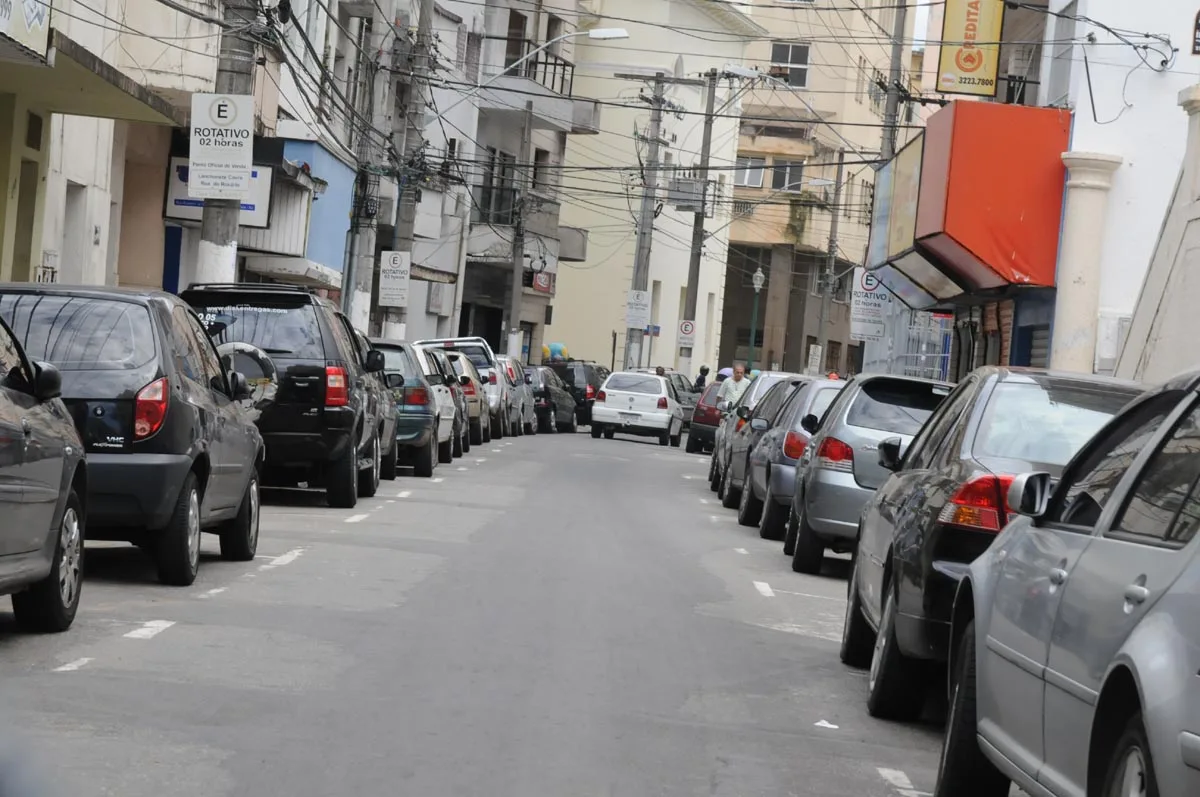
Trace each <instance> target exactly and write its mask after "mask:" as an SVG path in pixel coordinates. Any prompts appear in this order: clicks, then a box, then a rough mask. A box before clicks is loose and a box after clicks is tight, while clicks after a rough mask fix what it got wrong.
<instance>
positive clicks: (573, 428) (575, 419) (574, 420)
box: [567, 412, 579, 434]
mask: <svg viewBox="0 0 1200 797" xmlns="http://www.w3.org/2000/svg"><path fill="white" fill-rule="evenodd" d="M578 431H579V416H577V415H576V414H575V413H574V412H572V413H571V423H570V425H568V426H567V432H569V433H570V434H575V433H576V432H578Z"/></svg>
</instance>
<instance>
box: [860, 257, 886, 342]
mask: <svg viewBox="0 0 1200 797" xmlns="http://www.w3.org/2000/svg"><path fill="white" fill-rule="evenodd" d="M891 303H892V295H891V293H890V292H889V291H888V289H887V288H885V287H884V286H883V285H882V284H880V282H879V280H878V278H876V277H875V275H874V274H872V273H871V272H869V271H867V270H866V269H865V268H856V269H854V286H853V289H852V290H851V291H850V339H851V340H857V341H880V340H883V339H884V338H885V337H887V322H886V318H885V316H886V313H887V308H888V307H889V305H891Z"/></svg>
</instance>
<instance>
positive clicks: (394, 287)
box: [379, 252, 412, 307]
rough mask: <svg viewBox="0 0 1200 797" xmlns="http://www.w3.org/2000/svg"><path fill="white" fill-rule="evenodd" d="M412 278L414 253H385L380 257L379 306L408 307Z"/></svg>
mask: <svg viewBox="0 0 1200 797" xmlns="http://www.w3.org/2000/svg"><path fill="white" fill-rule="evenodd" d="M411 277H412V252H384V253H382V254H381V255H380V256H379V306H380V307H408V283H409V280H410V279H411Z"/></svg>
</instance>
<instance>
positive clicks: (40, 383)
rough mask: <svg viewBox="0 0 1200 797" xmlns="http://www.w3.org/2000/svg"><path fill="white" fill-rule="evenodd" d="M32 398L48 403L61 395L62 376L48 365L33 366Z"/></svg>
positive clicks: (37, 364) (35, 364)
mask: <svg viewBox="0 0 1200 797" xmlns="http://www.w3.org/2000/svg"><path fill="white" fill-rule="evenodd" d="M33 371H34V376H33V397H34V398H36V399H37V400H38V401H49V400H50V399H56V398H58V397H59V396H61V395H62V374H61V373H59V371H58V369H57V368H55V367H54V366H53V365H51V364H50V363H34V364H33Z"/></svg>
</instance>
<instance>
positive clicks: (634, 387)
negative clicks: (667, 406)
mask: <svg viewBox="0 0 1200 797" xmlns="http://www.w3.org/2000/svg"><path fill="white" fill-rule="evenodd" d="M604 389H605V390H619V391H621V392H622V393H645V394H646V395H650V396H660V395H662V392H663V383H662V380H661V379H659V378H658V377H657V376H654V375H653V374H613V375H612V376H610V377H609V378H608V382H607V383H606V384H605V385H604Z"/></svg>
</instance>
